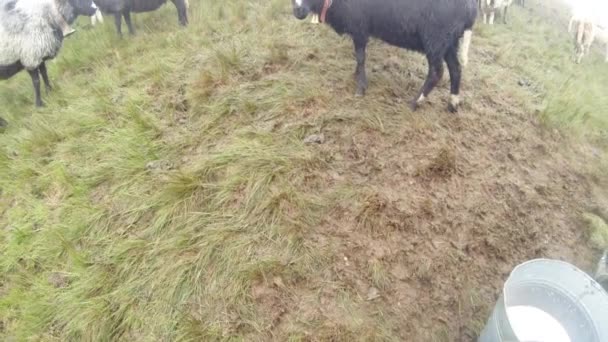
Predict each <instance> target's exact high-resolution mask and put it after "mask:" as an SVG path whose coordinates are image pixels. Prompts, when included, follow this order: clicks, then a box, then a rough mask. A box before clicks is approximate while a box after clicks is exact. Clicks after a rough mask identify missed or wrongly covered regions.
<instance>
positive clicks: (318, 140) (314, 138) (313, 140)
mask: <svg viewBox="0 0 608 342" xmlns="http://www.w3.org/2000/svg"><path fill="white" fill-rule="evenodd" d="M324 142H325V135H324V134H323V133H321V134H311V135H309V136H307V137H306V138H305V139H304V143H305V144H322V143H324Z"/></svg>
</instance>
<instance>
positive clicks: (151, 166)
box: [146, 160, 175, 171]
mask: <svg viewBox="0 0 608 342" xmlns="http://www.w3.org/2000/svg"><path fill="white" fill-rule="evenodd" d="M173 169H175V165H173V163H171V162H170V161H168V160H153V161H150V162H148V163H146V170H149V171H152V170H164V171H169V170H173Z"/></svg>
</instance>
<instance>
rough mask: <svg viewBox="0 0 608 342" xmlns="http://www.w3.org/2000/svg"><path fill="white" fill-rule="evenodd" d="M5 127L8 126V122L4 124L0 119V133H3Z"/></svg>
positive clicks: (4, 121)
mask: <svg viewBox="0 0 608 342" xmlns="http://www.w3.org/2000/svg"><path fill="white" fill-rule="evenodd" d="M6 126H8V122H6V120H4V119H3V118H0V132H1V131H4V129H5V128H6Z"/></svg>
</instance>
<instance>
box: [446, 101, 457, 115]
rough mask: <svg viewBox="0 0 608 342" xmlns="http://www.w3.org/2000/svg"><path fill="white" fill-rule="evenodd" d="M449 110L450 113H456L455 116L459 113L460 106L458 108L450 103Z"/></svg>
mask: <svg viewBox="0 0 608 342" xmlns="http://www.w3.org/2000/svg"><path fill="white" fill-rule="evenodd" d="M448 110H449V111H450V113H454V114H456V113H458V106H457V105H454V104H451V103H449V104H448Z"/></svg>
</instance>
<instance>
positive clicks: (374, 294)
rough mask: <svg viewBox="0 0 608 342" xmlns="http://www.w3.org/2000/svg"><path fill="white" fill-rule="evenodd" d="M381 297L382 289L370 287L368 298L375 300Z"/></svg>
mask: <svg viewBox="0 0 608 342" xmlns="http://www.w3.org/2000/svg"><path fill="white" fill-rule="evenodd" d="M378 298H380V291H378V289H377V288H375V287H373V286H372V287H370V288H369V290H368V291H367V300H374V299H378Z"/></svg>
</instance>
